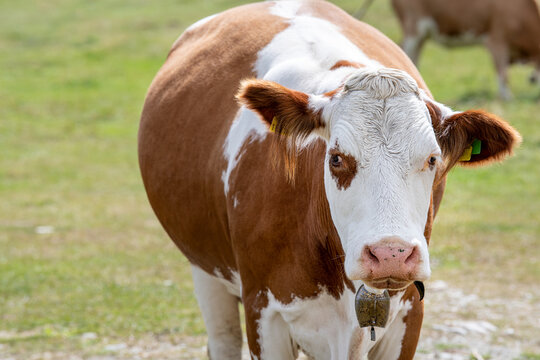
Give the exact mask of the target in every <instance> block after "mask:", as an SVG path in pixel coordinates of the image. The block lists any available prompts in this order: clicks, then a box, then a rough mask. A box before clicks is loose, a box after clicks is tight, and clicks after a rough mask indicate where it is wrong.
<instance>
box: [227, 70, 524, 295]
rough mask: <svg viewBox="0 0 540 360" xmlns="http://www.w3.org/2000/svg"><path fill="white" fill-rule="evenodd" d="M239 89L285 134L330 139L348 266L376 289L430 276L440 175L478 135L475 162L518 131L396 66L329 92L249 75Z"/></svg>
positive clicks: (299, 139) (331, 190) (498, 151)
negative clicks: (431, 219) (443, 101)
mask: <svg viewBox="0 0 540 360" xmlns="http://www.w3.org/2000/svg"><path fill="white" fill-rule="evenodd" d="M238 97H239V99H240V100H241V101H242V102H243V103H244V104H246V105H247V106H248V107H249V108H251V109H253V110H255V111H257V112H258V113H259V114H260V115H261V117H262V118H263V119H264V120H265V121H266V122H267V123H268V124H272V127H273V128H274V129H275V131H276V132H277V133H278V139H283V140H285V141H288V142H292V143H293V144H296V145H297V146H306V141H307V142H309V139H310V138H312V136H313V135H317V136H319V137H321V138H323V139H324V140H325V141H326V144H327V152H326V159H325V167H324V169H325V170H324V181H325V189H326V195H327V200H328V204H329V206H330V211H331V214H332V219H333V221H334V224H335V226H336V229H337V231H338V233H339V236H340V239H341V242H342V246H343V249H344V251H345V272H346V274H347V276H348V277H349V278H350V279H351V280H361V281H363V282H365V283H366V284H368V285H369V286H370V287H372V288H388V289H401V288H404V287H406V286H408V285H409V284H410V283H411V282H412V281H415V280H425V279H426V278H428V277H429V275H430V267H429V255H428V248H427V241H426V239H425V237H424V230H425V227H426V222H427V218H428V211H429V207H430V203H431V194H432V188H433V184H434V182H435V181H437V180H439V179H440V178H441V177H443V176H445V174H446V172H447V171H448V169H449V168H451V167H452V166H453V165H454V164H455V163H457V162H458V161H459V159H460V157H461V156H462V154H463V153H464V151H465V150H466V148H468V147H469V146H470V145H471V143H472V142H473V141H474V140H475V139H478V140H480V141H481V142H482V149H481V151H480V153H479V154H475V155H473V157H472V158H471V159H470V160H469V161H468V162H467V164H481V163H486V162H489V161H492V160H495V159H500V158H502V157H503V156H504V155H506V154H508V153H510V152H511V150H512V147H513V146H514V144H515V143H516V142H517V141H518V139H519V135H518V134H517V132H515V130H513V129H512V128H511V127H510V126H508V125H507V124H506V123H505V122H503V121H502V120H499V119H497V118H496V117H494V116H493V115H490V114H487V113H485V112H462V113H452V112H451V111H450V110H449V109H448V108H446V107H444V106H442V105H440V104H436V103H434V102H431V101H430V100H428V99H427V98H426V97H425V96H423V95H422V94H421V93H420V91H419V89H418V87H417V85H416V83H415V82H414V80H413V79H412V78H411V77H410V76H409V75H407V74H406V73H404V72H402V71H399V70H393V69H385V68H382V69H376V70H373V69H372V70H367V69H364V70H358V71H357V72H355V73H354V74H352V75H351V76H350V77H349V78H348V79H347V80H346V81H345V83H344V84H343V86H342V87H340V88H339V89H337V90H336V91H333V92H331V93H328V94H325V95H307V94H304V93H301V92H298V91H294V90H290V89H287V88H284V87H282V86H280V85H278V84H276V83H271V82H267V81H248V82H246V83H244V84H243V88H242V89H241V91H240V93H239V95H238Z"/></svg>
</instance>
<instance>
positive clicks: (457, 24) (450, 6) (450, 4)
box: [392, 0, 540, 99]
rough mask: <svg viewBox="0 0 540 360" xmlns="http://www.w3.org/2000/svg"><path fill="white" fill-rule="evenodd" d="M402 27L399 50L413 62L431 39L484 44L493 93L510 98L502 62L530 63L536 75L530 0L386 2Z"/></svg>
mask: <svg viewBox="0 0 540 360" xmlns="http://www.w3.org/2000/svg"><path fill="white" fill-rule="evenodd" d="M392 5H393V7H394V11H395V12H396V14H397V15H398V18H399V21H400V23H401V27H402V29H403V42H402V47H403V50H405V52H406V53H407V55H409V57H410V58H411V59H412V60H413V62H414V63H415V64H417V63H418V56H419V54H420V50H421V49H422V46H423V44H424V42H425V40H427V39H428V38H432V39H434V40H435V41H437V42H438V43H440V44H442V45H445V46H462V45H471V44H484V45H485V46H486V47H487V48H488V49H489V51H490V52H491V55H492V56H493V61H494V63H495V68H496V70H497V75H498V82H499V96H500V97H501V98H503V99H509V98H510V97H511V93H510V90H509V89H508V75H507V70H508V66H509V65H510V64H512V63H516V62H522V63H532V64H533V65H534V66H535V71H534V72H533V74H532V75H531V77H530V80H531V82H533V83H534V82H537V81H538V80H539V79H540V13H539V11H538V5H537V4H536V2H535V0H512V1H508V0H474V1H470V0H453V1H448V0H392Z"/></svg>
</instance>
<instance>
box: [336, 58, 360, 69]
mask: <svg viewBox="0 0 540 360" xmlns="http://www.w3.org/2000/svg"><path fill="white" fill-rule="evenodd" d="M342 67H353V68H357V69H360V68H362V67H365V65H362V64H360V63H357V62H354V61H349V60H339V61H338V62H336V63H335V64H334V65H332V67H331V68H330V70H336V69H339V68H342Z"/></svg>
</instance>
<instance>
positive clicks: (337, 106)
mask: <svg viewBox="0 0 540 360" xmlns="http://www.w3.org/2000/svg"><path fill="white" fill-rule="evenodd" d="M323 117H324V118H325V121H326V122H328V124H329V127H330V138H329V139H327V141H328V145H327V146H328V149H330V151H329V152H330V153H332V149H333V150H335V151H337V152H339V153H341V154H343V155H346V156H347V157H349V158H351V157H352V158H353V159H354V160H355V161H356V173H355V174H353V176H354V177H353V178H352V181H350V184H348V186H347V187H343V186H340V185H339V182H338V181H337V179H336V178H335V176H333V174H332V172H331V165H330V164H329V162H330V160H331V159H330V157H331V156H330V155H328V154H327V158H326V165H325V187H326V193H327V197H328V202H329V204H330V209H331V213H332V219H333V220H334V223H335V225H336V228H337V230H338V233H339V235H340V238H341V241H342V243H343V248H344V250H345V254H346V256H345V271H346V273H347V275H348V276H349V277H351V278H352V279H358V278H362V277H363V276H365V275H366V274H364V273H363V271H364V270H363V269H362V267H361V264H360V258H361V255H362V251H363V249H364V246H365V245H371V244H375V243H377V242H378V241H380V240H381V239H383V238H386V237H399V238H401V239H402V240H403V241H404V242H405V243H407V244H410V245H411V246H417V248H418V250H419V251H420V265H419V268H418V273H417V274H416V276H417V278H419V279H425V278H427V277H429V275H430V269H429V256H428V251H427V243H426V240H425V238H424V235H423V233H424V227H425V225H426V220H427V214H428V209H429V204H430V195H431V188H432V185H433V181H434V177H435V172H436V167H430V166H428V163H427V161H428V159H430V157H432V156H435V157H436V158H437V161H439V162H440V148H439V146H438V144H437V141H436V138H435V134H434V131H433V128H432V125H431V121H430V117H429V113H428V111H427V108H426V106H425V103H424V101H423V100H421V97H420V93H419V90H418V88H417V85H416V83H415V82H414V80H413V79H412V78H411V77H410V76H409V75H407V74H405V73H404V72H402V71H399V70H393V69H378V70H358V71H357V72H356V73H355V74H354V75H352V76H351V77H350V78H349V79H348V80H347V81H346V83H345V87H344V90H343V91H342V92H340V93H338V94H337V95H336V96H334V98H332V99H331V100H330V101H329V104H326V105H324V106H323ZM335 151H334V153H335Z"/></svg>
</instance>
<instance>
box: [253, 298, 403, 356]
mask: <svg viewBox="0 0 540 360" xmlns="http://www.w3.org/2000/svg"><path fill="white" fill-rule="evenodd" d="M321 290H322V291H321V292H320V293H319V295H318V296H317V297H314V298H309V299H300V298H295V299H294V300H293V301H292V302H291V303H289V304H283V303H281V302H280V301H278V300H276V298H275V297H274V295H273V294H272V293H271V292H270V291H268V292H267V294H266V295H267V296H268V306H267V307H266V308H264V309H263V310H262V311H261V317H260V319H259V320H258V324H259V327H258V332H259V339H260V340H259V341H260V345H261V357H262V358H264V359H294V358H295V357H294V356H295V355H294V354H295V348H296V345H298V346H299V347H300V349H302V351H303V352H304V353H305V354H306V355H308V357H309V358H310V359H315V360H319V359H320V360H323V359H324V360H341V359H347V358H349V352H350V347H351V344H352V342H353V341H354V340H356V341H354V342H355V343H356V344H355V346H354V349H355V353H354V354H351V355H352V358H354V359H359V358H363V357H364V356H365V355H367V353H368V352H369V350H370V349H371V348H372V347H373V346H375V344H377V343H378V342H379V341H382V339H384V338H385V337H386V332H387V331H388V328H375V331H376V334H377V341H376V342H373V341H371V339H370V335H369V331H370V329H369V328H362V329H360V328H359V327H358V322H357V319H356V314H355V310H354V297H355V294H354V293H353V292H352V291H350V290H346V291H345V292H344V293H343V294H342V296H341V297H340V298H339V299H336V298H334V297H333V296H331V295H330V294H329V293H328V292H327V291H326V290H324V289H321ZM403 294H404V292H399V293H398V294H396V295H395V296H392V297H391V298H390V312H389V320H388V323H389V324H390V323H392V322H394V319H395V318H396V316H397V315H398V314H400V313H401V310H402V309H403V307H404V306H407V304H405V305H404V304H403V302H402V301H401V297H402V296H403ZM407 311H408V310H407ZM355 336H356V337H358V336H361V338H362V339H361V340H360V342H359V343H358V339H353V337H355ZM396 345H397V344H395V343H393V342H392V346H394V347H395V346H396Z"/></svg>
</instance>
